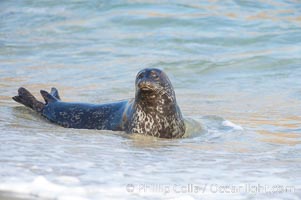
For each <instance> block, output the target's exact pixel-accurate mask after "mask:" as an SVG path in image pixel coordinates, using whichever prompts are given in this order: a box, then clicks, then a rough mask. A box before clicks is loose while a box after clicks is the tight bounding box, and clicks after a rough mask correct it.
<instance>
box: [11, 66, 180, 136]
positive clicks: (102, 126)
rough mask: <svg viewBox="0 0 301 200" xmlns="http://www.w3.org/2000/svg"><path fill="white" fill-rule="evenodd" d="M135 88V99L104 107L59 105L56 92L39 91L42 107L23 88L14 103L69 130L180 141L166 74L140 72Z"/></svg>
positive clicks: (178, 116) (175, 111)
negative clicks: (96, 130) (121, 133)
mask: <svg viewBox="0 0 301 200" xmlns="http://www.w3.org/2000/svg"><path fill="white" fill-rule="evenodd" d="M154 74H155V76H154ZM135 85H136V95H135V99H132V100H129V101H119V102H114V103H107V104H86V103H68V102H62V101H61V98H60V95H59V93H58V91H57V89H55V88H52V89H51V92H50V93H48V92H47V91H44V90H41V91H40V93H41V95H42V96H43V98H44V100H45V103H42V102H40V101H38V100H37V99H36V98H35V97H34V96H33V95H32V94H31V93H30V92H29V91H28V90H26V89H25V88H22V87H21V88H19V90H18V95H17V96H15V97H13V99H14V100H15V101H16V102H18V103H21V104H23V105H25V106H26V107H29V108H31V109H33V110H35V111H36V112H38V113H40V114H41V115H42V116H44V117H46V118H47V119H48V120H50V121H51V122H54V123H56V124H59V125H61V126H64V127H68V128H78V129H99V130H113V131H125V132H127V133H138V134H144V135H151V136H155V137H160V138H179V137H182V136H183V135H184V133H185V124H184V120H183V117H182V114H181V111H180V108H179V107H178V105H177V103H176V97H175V93H174V90H173V87H172V85H171V83H170V81H169V79H168V77H167V76H166V74H165V73H164V72H162V71H161V70H158V69H154V68H153V69H144V70H141V71H140V72H139V73H138V75H137V77H136V82H135Z"/></svg>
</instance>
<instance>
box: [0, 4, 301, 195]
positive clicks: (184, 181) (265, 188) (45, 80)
mask: <svg viewBox="0 0 301 200" xmlns="http://www.w3.org/2000/svg"><path fill="white" fill-rule="evenodd" d="M145 67H157V68H160V69H163V70H164V71H165V72H166V73H167V74H168V76H169V77H170V79H171V81H172V83H173V86H174V88H175V92H176V95H177V101H178V104H179V106H180V108H181V110H182V112H183V114H184V115H185V117H186V118H187V124H188V128H189V131H188V135H187V137H186V138H183V139H176V140H166V139H158V138H152V137H145V136H137V135H126V134H124V133H118V132H111V131H99V130H76V129H65V128H62V127H59V126H56V125H54V124H51V123H49V122H47V121H46V120H44V119H43V118H41V117H40V116H39V115H37V114H35V113H34V112H32V111H31V110H29V109H27V108H25V107H22V106H21V105H19V104H17V103H15V102H13V101H12V99H11V97H12V96H14V95H16V93H17V89H18V87H20V86H23V87H26V88H28V89H29V90H30V91H32V92H33V93H34V94H35V95H36V96H37V97H38V98H39V99H41V97H40V95H39V90H40V89H44V90H50V88H51V87H53V86H54V87H57V88H58V89H59V91H60V94H61V97H62V99H63V100H65V101H76V102H91V103H102V102H109V101H115V100H120V99H129V98H132V97H133V96H134V79H135V76H136V73H137V72H138V71H139V70H141V69H143V68H145ZM300 77H301V2H300V1H299V0H273V1H272V0H252V1H251V0H250V1H249V0H247V1H242V0H229V1H222V0H205V1H189V0H187V1H184V0H182V1H181V0H174V1H167V0H166V1H165V0H163V1H153V0H136V1H135V0H129V1H125V0H117V1H97V0H91V1H81V0H61V1H50V0H43V1H33V0H24V1H5V0H3V1H0V198H1V199H59V200H65V199H80V200H82V199H300V198H301V78H300Z"/></svg>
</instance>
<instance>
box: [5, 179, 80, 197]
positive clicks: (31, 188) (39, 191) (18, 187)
mask: <svg viewBox="0 0 301 200" xmlns="http://www.w3.org/2000/svg"><path fill="white" fill-rule="evenodd" d="M0 190H3V191H11V192H16V193H22V194H29V195H30V194H34V195H35V196H38V197H41V198H58V199H61V198H62V199H80V200H83V199H85V198H84V197H83V196H85V195H86V191H85V190H84V189H83V188H81V187H79V186H76V187H66V186H63V185H58V184H55V183H52V182H50V181H48V180H47V179H46V178H45V177H43V176H38V177H36V178H35V179H34V180H33V181H32V182H30V183H28V182H15V181H12V182H6V183H1V184H0ZM71 194H72V195H71ZM71 196H72V197H71ZM67 197H68V198H67Z"/></svg>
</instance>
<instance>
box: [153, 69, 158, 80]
mask: <svg viewBox="0 0 301 200" xmlns="http://www.w3.org/2000/svg"><path fill="white" fill-rule="evenodd" d="M151 76H152V77H153V78H154V79H158V78H159V76H158V74H157V73H156V72H154V71H152V72H151Z"/></svg>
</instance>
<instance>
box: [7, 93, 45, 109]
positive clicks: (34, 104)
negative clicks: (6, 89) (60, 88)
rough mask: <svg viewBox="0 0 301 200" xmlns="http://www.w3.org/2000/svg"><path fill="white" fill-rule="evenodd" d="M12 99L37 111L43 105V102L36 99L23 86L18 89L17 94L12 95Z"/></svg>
mask: <svg viewBox="0 0 301 200" xmlns="http://www.w3.org/2000/svg"><path fill="white" fill-rule="evenodd" d="M13 100H15V101H16V102H18V103H20V104H23V105H24V106H26V107H29V108H31V109H33V110H34V111H37V112H39V113H41V112H42V110H43V108H44V107H45V104H43V103H42V102H40V101H38V100H37V99H36V98H35V97H34V96H33V95H32V94H31V93H30V92H29V91H28V90H26V89H25V88H23V87H20V88H19V89H18V96H14V97H13Z"/></svg>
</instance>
